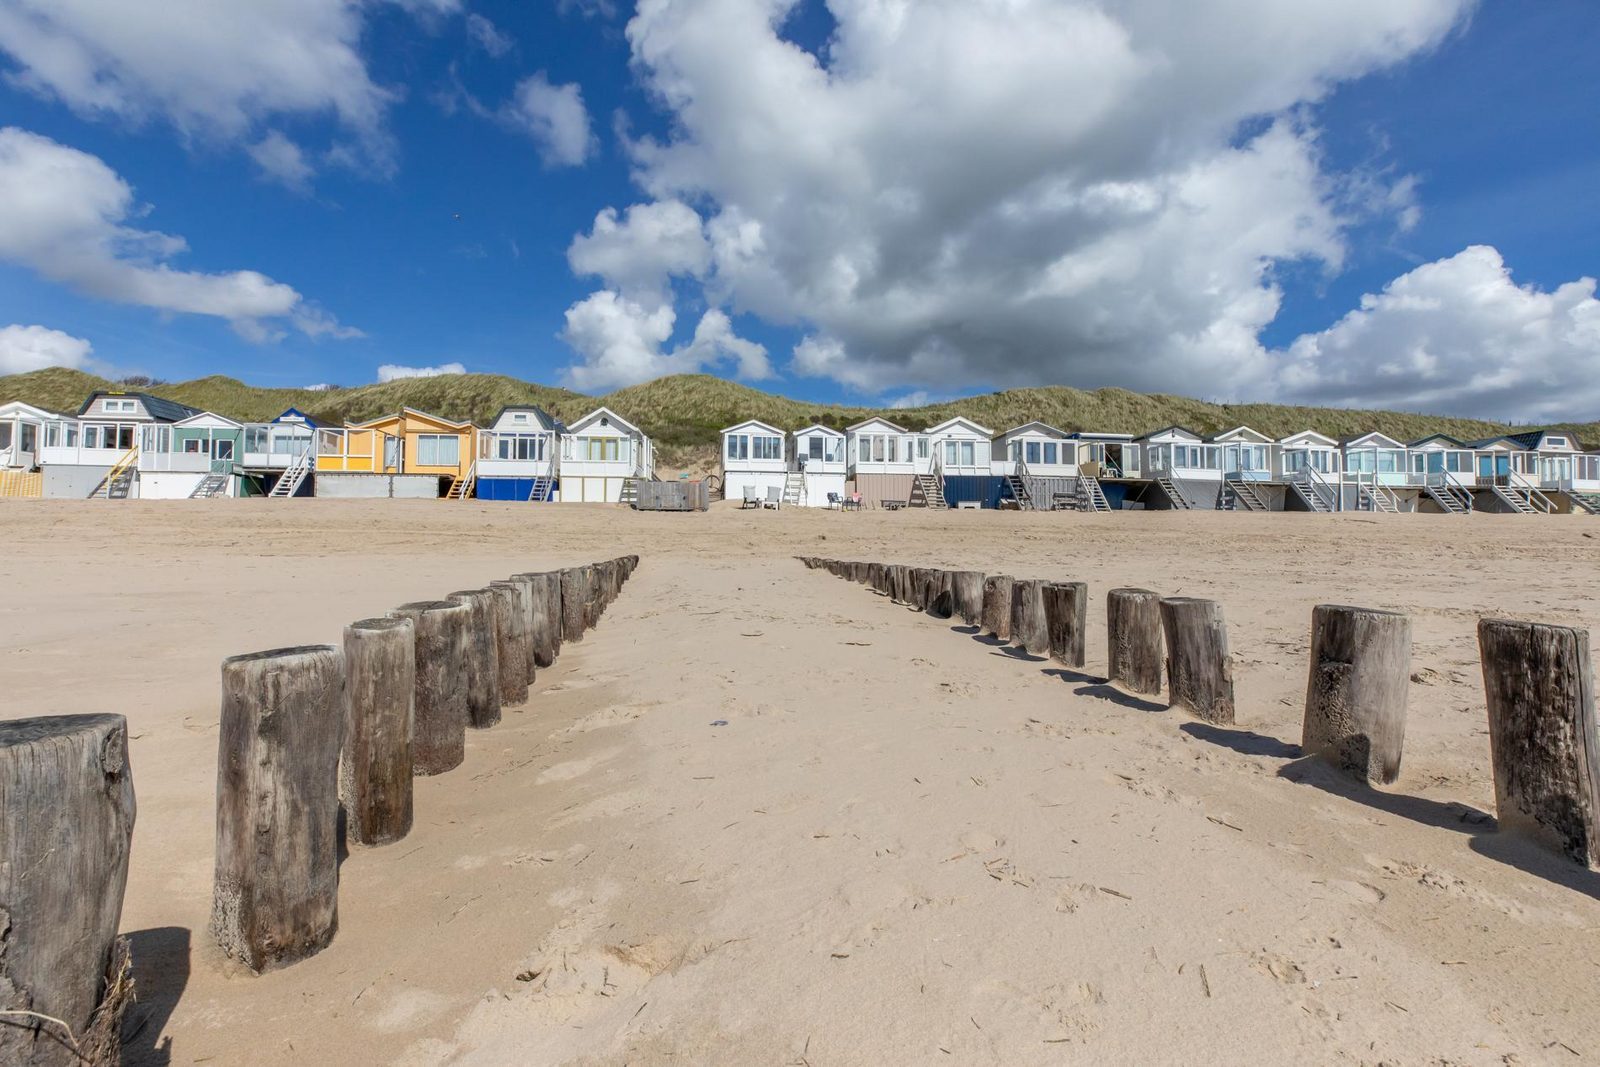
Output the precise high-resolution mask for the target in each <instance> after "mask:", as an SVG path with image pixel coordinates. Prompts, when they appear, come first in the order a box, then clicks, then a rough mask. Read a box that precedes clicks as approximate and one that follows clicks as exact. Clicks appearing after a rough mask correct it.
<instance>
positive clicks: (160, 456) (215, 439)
mask: <svg viewBox="0 0 1600 1067" xmlns="http://www.w3.org/2000/svg"><path fill="white" fill-rule="evenodd" d="M243 459H244V424H243V423H239V422H235V421H234V420H232V419H229V418H224V417H223V416H221V415H217V414H214V413H212V412H209V411H203V412H201V413H200V414H198V415H191V416H189V417H188V418H186V419H179V420H178V421H177V422H173V423H161V422H153V423H147V424H146V425H144V426H142V427H140V428H139V459H138V467H139V496H140V498H141V499H144V500H182V499H185V498H190V497H216V496H242V495H246V494H248V493H250V492H251V491H252V490H253V489H254V487H253V486H248V485H247V483H246V482H245V480H244V479H243V478H242V477H241V476H242V474H243V471H244V467H243ZM257 492H258V490H257Z"/></svg>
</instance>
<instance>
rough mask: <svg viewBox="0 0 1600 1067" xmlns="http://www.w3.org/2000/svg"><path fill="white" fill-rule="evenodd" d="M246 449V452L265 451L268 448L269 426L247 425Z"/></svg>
mask: <svg viewBox="0 0 1600 1067" xmlns="http://www.w3.org/2000/svg"><path fill="white" fill-rule="evenodd" d="M244 450H245V451H246V452H265V451H266V450H267V428H266V427H265V426H246V427H245V428H244Z"/></svg>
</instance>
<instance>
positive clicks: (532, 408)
mask: <svg viewBox="0 0 1600 1067" xmlns="http://www.w3.org/2000/svg"><path fill="white" fill-rule="evenodd" d="M514 412H526V413H527V414H529V415H532V416H533V417H534V418H535V419H536V420H538V422H539V424H540V426H541V427H542V428H544V429H546V430H550V431H552V432H553V433H566V432H567V426H566V424H565V423H563V422H562V421H561V420H560V419H558V418H556V417H555V416H554V415H552V414H550V413H549V412H548V411H546V410H545V409H544V408H542V407H540V406H539V405H538V404H507V405H506V406H505V407H503V408H501V409H500V410H499V411H497V412H495V415H494V418H493V419H491V420H490V421H489V425H490V426H498V425H500V420H501V419H503V418H505V417H506V415H508V414H511V413H514Z"/></svg>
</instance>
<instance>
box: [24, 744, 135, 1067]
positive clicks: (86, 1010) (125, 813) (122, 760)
mask: <svg viewBox="0 0 1600 1067" xmlns="http://www.w3.org/2000/svg"><path fill="white" fill-rule="evenodd" d="M133 822H134V799H133V771H132V769H131V768H130V767H129V766H128V724H127V720H126V719H124V718H123V717H122V716H121V715H51V716H47V717H43V718H35V719H12V720H9V721H6V722H0V1012H38V1013H39V1015H48V1016H50V1017H52V1018H54V1019H59V1020H61V1021H62V1022H63V1023H65V1024H66V1025H67V1026H69V1027H71V1028H72V1035H73V1037H74V1038H76V1040H77V1041H78V1042H79V1050H78V1051H74V1050H73V1047H72V1044H71V1040H72V1039H70V1038H69V1037H68V1035H67V1034H65V1033H63V1032H62V1030H61V1027H60V1026H58V1025H56V1024H55V1023H51V1022H47V1021H45V1020H44V1019H41V1018H39V1017H37V1016H23V1015H5V1016H0V1063H7V1064H13V1063H14V1064H22V1065H27V1067H77V1065H78V1064H80V1063H82V1062H85V1061H88V1062H93V1063H96V1064H100V1063H108V1064H109V1063H118V1062H120V1058H119V1057H118V1056H117V1052H118V1050H119V1048H120V1037H121V1035H120V1034H119V1032H118V1031H119V1029H120V1026H121V1022H122V1012H123V1011H125V1010H126V1008H127V1002H128V1000H129V999H130V992H131V990H130V989H129V987H128V985H127V982H126V981H125V975H124V973H123V972H124V970H125V968H126V961H127V948H126V942H122V941H119V939H118V938H117V926H118V923H119V922H120V921H121V918H122V895H123V890H124V889H125V888H126V887H127V884H128V852H129V847H130V845H131V843H132V840H133ZM80 1053H81V1054H82V1057H83V1058H81V1059H80ZM91 1057H92V1058H91Z"/></svg>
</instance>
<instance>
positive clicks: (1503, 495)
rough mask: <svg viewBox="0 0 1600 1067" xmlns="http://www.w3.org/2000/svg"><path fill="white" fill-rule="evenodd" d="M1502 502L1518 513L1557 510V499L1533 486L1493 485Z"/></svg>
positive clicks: (1538, 512) (1527, 513) (1534, 513)
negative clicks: (1554, 499) (1552, 498)
mask: <svg viewBox="0 0 1600 1067" xmlns="http://www.w3.org/2000/svg"><path fill="white" fill-rule="evenodd" d="M1491 488H1492V489H1493V490H1494V495H1495V496H1496V497H1497V498H1499V500H1500V502H1501V503H1502V504H1504V505H1505V506H1506V507H1508V508H1510V509H1511V510H1512V511H1514V512H1516V513H1517V514H1518V515H1538V514H1540V513H1541V512H1542V513H1543V514H1546V515H1548V514H1550V513H1551V512H1553V511H1555V509H1556V505H1555V501H1553V500H1551V499H1550V498H1549V497H1547V496H1545V495H1544V494H1543V493H1541V492H1540V491H1539V490H1537V489H1534V488H1532V487H1531V486H1520V485H1496V486H1492V487H1491Z"/></svg>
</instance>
